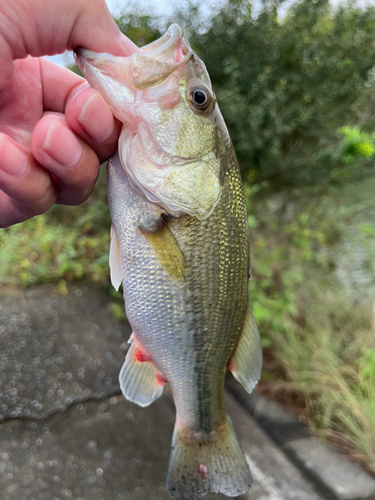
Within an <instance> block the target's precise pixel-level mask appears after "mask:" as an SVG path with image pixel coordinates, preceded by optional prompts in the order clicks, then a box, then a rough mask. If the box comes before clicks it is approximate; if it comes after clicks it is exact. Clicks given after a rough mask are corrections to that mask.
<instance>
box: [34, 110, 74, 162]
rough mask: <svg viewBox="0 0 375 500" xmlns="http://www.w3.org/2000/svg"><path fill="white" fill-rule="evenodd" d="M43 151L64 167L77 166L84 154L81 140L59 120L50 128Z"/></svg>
mask: <svg viewBox="0 0 375 500" xmlns="http://www.w3.org/2000/svg"><path fill="white" fill-rule="evenodd" d="M42 149H43V151H45V152H46V153H48V154H49V155H50V156H52V158H53V159H54V160H55V161H57V162H58V163H60V165H62V166H64V167H73V166H74V165H76V164H77V163H78V162H79V160H80V158H81V156H82V152H83V150H82V146H81V144H80V142H79V140H78V139H77V138H76V136H75V135H74V134H73V132H71V131H70V130H69V129H68V128H67V127H66V126H65V125H64V124H63V123H62V122H61V121H60V120H59V119H57V120H55V121H54V122H53V123H52V125H51V126H50V128H49V130H48V133H47V135H46V138H45V140H44V144H43V146H42Z"/></svg>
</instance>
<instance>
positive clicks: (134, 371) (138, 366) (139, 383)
mask: <svg viewBox="0 0 375 500" xmlns="http://www.w3.org/2000/svg"><path fill="white" fill-rule="evenodd" d="M119 381H120V387H121V391H122V393H123V395H124V396H125V398H126V399H127V400H129V401H132V402H133V403H136V404H137V405H139V406H142V407H144V406H148V405H150V404H151V403H152V402H153V401H155V399H157V398H159V397H160V396H161V395H162V393H163V385H164V383H165V382H166V381H165V379H164V377H163V375H162V374H161V373H160V372H159V371H158V370H157V369H156V368H155V366H154V365H153V364H152V361H151V358H150V356H149V355H148V353H147V352H146V351H145V350H144V349H143V348H142V347H141V346H140V344H139V342H138V340H137V338H136V337H135V335H134V334H132V342H131V344H130V347H129V350H128V352H127V354H126V358H125V362H124V364H123V366H122V368H121V371H120V376H119Z"/></svg>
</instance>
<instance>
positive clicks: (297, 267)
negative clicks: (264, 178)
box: [250, 197, 375, 474]
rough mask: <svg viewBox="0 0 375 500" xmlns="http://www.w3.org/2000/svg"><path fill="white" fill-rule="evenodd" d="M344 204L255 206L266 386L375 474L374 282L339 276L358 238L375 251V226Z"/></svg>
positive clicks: (256, 295)
mask: <svg viewBox="0 0 375 500" xmlns="http://www.w3.org/2000/svg"><path fill="white" fill-rule="evenodd" d="M336 201H337V200H334V199H332V198H329V199H326V198H324V197H322V198H320V199H319V200H318V202H317V203H315V202H314V200H309V202H308V204H306V203H305V202H303V203H300V202H299V200H294V201H293V203H291V204H290V203H287V204H286V207H284V209H283V210H280V206H281V203H282V200H280V199H278V198H277V197H276V198H275V199H273V200H267V201H264V200H263V201H261V202H260V203H259V205H258V206H255V205H254V204H253V207H252V209H253V215H252V219H251V221H250V222H251V224H252V225H253V229H252V234H253V239H254V241H253V252H252V254H253V268H254V273H253V275H254V281H253V282H251V285H250V296H251V298H252V302H253V307H254V315H255V317H256V319H257V321H258V324H259V327H260V331H261V333H262V336H263V344H264V347H265V371H264V373H263V382H262V383H261V384H260V388H259V389H260V390H262V391H264V392H267V393H268V394H269V395H270V396H271V397H273V398H274V399H275V400H277V401H279V402H281V403H283V404H284V405H286V406H287V407H289V408H290V409H292V410H293V411H296V413H298V414H299V416H301V417H302V418H303V419H306V420H307V421H308V422H309V423H310V425H311V426H312V428H313V429H314V430H315V431H316V433H317V434H318V435H321V436H324V437H326V438H329V439H331V440H332V441H334V442H335V443H336V444H337V445H339V447H340V448H341V449H342V450H343V451H345V452H347V453H349V454H350V455H351V456H352V457H353V458H355V459H356V460H357V461H359V462H361V463H362V464H364V465H365V466H366V467H367V469H368V470H369V471H370V472H371V473H373V474H375V305H374V304H375V302H374V300H373V291H372V286H373V279H370V278H369V279H368V283H367V289H362V290H358V289H356V287H355V286H354V287H353V288H347V287H346V280H343V279H341V278H342V277H341V278H340V276H341V274H340V273H338V270H340V272H341V271H342V269H343V266H345V264H346V263H348V262H351V259H352V258H353V257H352V255H351V253H352V252H351V250H350V245H351V243H353V244H355V245H356V248H358V246H360V247H361V248H362V249H365V250H366V251H367V252H368V254H369V255H370V254H371V252H372V248H371V246H370V245H369V242H371V240H373V236H372V235H373V228H372V229H371V228H368V227H367V223H365V222H364V220H363V214H361V215H358V214H356V216H355V217H356V218H354V219H353V218H352V217H353V215H352V214H353V212H355V210H353V207H352V206H349V207H348V206H345V205H341V206H338V205H337V203H336ZM307 208H309V210H308V211H307ZM339 213H340V214H341V215H340V217H337V214H339ZM349 214H350V216H349ZM270 221H271V222H270ZM363 227H365V230H364V231H363V230H362V228H363ZM349 228H352V229H353V228H354V229H353V230H352V231H349V230H348V229H349ZM351 239H352V240H354V241H352V242H351V241H350V240H351ZM348 248H349V250H348ZM346 252H347V253H348V255H345V253H346ZM365 263H366V259H364V260H363V265H365ZM362 271H363V272H365V273H368V272H369V271H370V276H371V274H372V275H374V274H375V273H373V270H372V269H366V268H364V269H362ZM346 272H347V273H349V272H350V269H346Z"/></svg>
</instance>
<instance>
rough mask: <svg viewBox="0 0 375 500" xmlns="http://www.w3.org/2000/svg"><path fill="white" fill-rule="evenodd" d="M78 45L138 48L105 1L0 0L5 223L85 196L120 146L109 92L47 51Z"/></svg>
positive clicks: (0, 183) (0, 213)
mask: <svg viewBox="0 0 375 500" xmlns="http://www.w3.org/2000/svg"><path fill="white" fill-rule="evenodd" d="M77 46H82V47H85V48H87V49H92V50H95V51H98V52H102V51H108V52H111V53H112V54H114V55H117V56H127V55H129V54H131V53H132V52H134V51H138V48H137V47H136V46H135V45H134V44H133V43H132V42H131V41H130V40H129V39H128V38H126V37H125V36H124V35H122V33H121V32H120V31H119V29H118V28H117V26H116V24H115V22H114V21H113V19H112V17H111V15H110V13H109V12H108V9H107V7H106V4H105V2H104V0H54V1H53V2H50V1H49V0H33V1H32V2H30V1H29V0H0V67H1V73H0V228H1V227H8V226H9V225H12V224H15V223H17V222H21V221H24V220H26V219H28V218H30V217H33V216H34V215H37V214H41V213H43V212H45V211H46V210H48V208H50V207H51V206H52V205H53V204H54V203H63V204H68V205H76V204H79V203H82V202H83V201H84V200H85V199H86V198H87V197H88V196H89V194H90V193H91V191H92V189H93V187H94V184H95V181H96V178H97V175H98V171H99V164H100V162H101V161H104V160H105V159H107V158H108V157H109V156H110V155H111V154H112V153H113V152H114V150H115V149H116V147H117V140H118V135H119V131H120V127H121V125H120V123H119V122H118V121H117V120H116V119H114V118H113V115H112V113H111V111H110V110H109V108H108V105H107V104H106V103H105V101H104V100H103V98H102V97H101V96H100V95H99V94H98V93H97V92H96V91H95V90H93V89H92V88H89V85H88V83H87V82H86V81H85V80H84V79H82V78H80V77H79V76H78V75H75V74H74V73H72V72H70V71H69V70H67V69H65V68H62V67H60V66H57V65H55V64H53V63H52V62H51V61H48V60H47V59H44V58H41V57H40V56H44V55H53V54H57V53H61V52H64V51H65V50H73V49H74V48H75V47H77ZM30 56H32V57H30Z"/></svg>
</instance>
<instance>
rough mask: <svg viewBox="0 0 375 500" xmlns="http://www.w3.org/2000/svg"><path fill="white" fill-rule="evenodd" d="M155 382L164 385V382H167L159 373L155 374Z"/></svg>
mask: <svg viewBox="0 0 375 500" xmlns="http://www.w3.org/2000/svg"><path fill="white" fill-rule="evenodd" d="M156 382H157V383H158V384H159V385H165V384H168V380H167V379H166V378H165V377H163V375H162V374H161V373H158V374H157V375H156Z"/></svg>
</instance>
